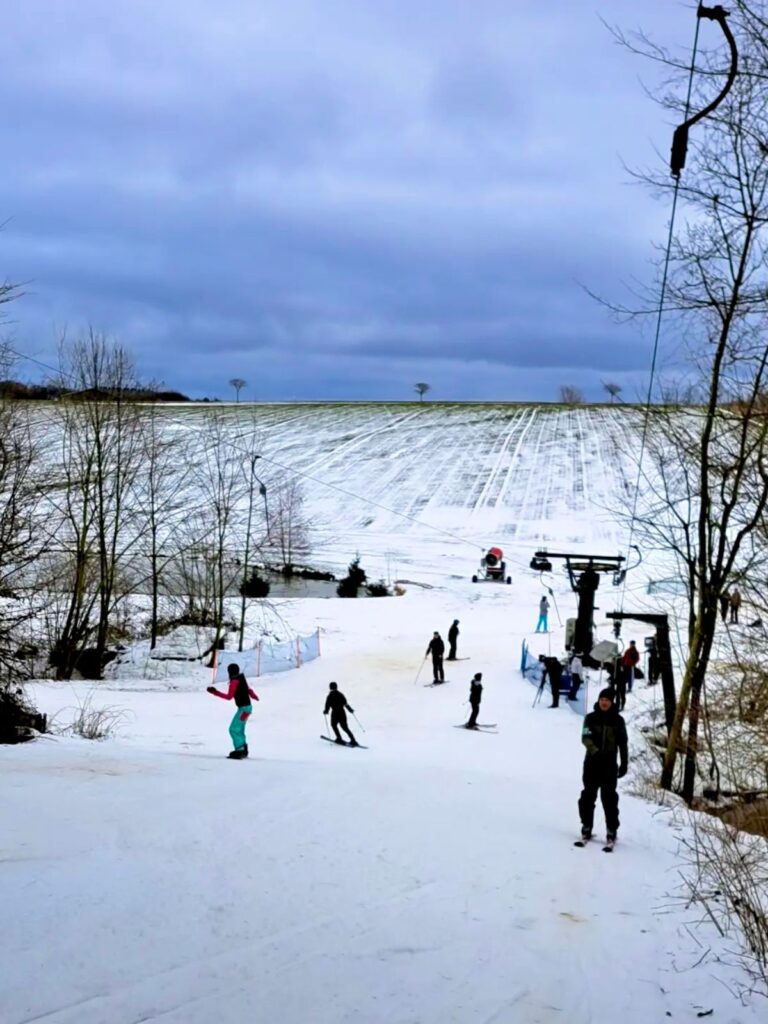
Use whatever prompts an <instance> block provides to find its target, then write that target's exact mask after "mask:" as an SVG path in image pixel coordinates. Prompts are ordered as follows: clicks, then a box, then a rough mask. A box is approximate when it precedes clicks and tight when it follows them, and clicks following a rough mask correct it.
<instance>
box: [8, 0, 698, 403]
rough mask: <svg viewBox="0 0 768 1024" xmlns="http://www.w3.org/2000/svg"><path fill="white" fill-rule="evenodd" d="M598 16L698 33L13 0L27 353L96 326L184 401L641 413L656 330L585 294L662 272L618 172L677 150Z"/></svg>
mask: <svg viewBox="0 0 768 1024" xmlns="http://www.w3.org/2000/svg"><path fill="white" fill-rule="evenodd" d="M600 15H602V16H603V17H604V18H605V19H606V20H608V21H610V22H611V23H615V24H619V25H621V26H623V27H625V28H629V29H631V28H635V27H637V26H638V25H639V24H640V22H639V20H638V19H640V18H642V25H643V26H644V27H645V28H646V29H647V30H648V31H649V32H650V33H651V34H652V35H653V36H654V37H655V38H656V39H658V41H659V42H663V43H665V44H669V45H671V46H676V45H680V46H689V45H690V43H691V42H692V38H693V32H694V29H695V16H694V13H693V6H688V5H683V4H679V3H676V2H675V0H648V2H646V3H644V4H642V5H640V4H638V3H637V0H597V2H596V3H595V4H594V5H589V4H587V5H586V6H584V5H580V4H576V3H574V2H573V0H548V2H547V3H546V4H544V3H541V4H535V3H532V2H530V0H527V2H525V3H522V2H520V0H323V2H322V3H320V2H318V0H215V2H214V0H132V2H131V3H130V4H117V3H115V2H106V3H105V2H104V0H10V4H9V6H8V7H6V8H5V13H4V17H3V29H2V33H0V90H1V94H2V97H3V104H2V107H3V112H4V113H3V117H2V125H3V128H2V134H3V147H2V148H3V159H2V162H0V185H1V187H0V219H2V220H5V221H6V224H5V228H4V232H3V233H2V234H1V235H0V252H1V253H2V260H1V261H0V276H5V277H6V278H8V279H9V280H12V281H22V282H25V284H26V289H25V290H26V294H25V296H24V297H23V298H22V299H21V300H20V301H18V302H17V303H15V305H14V306H13V307H11V308H10V310H9V312H10V315H11V316H12V319H13V323H12V325H11V326H10V330H11V333H12V336H13V339H14V342H15V344H16V346H17V347H18V348H19V350H20V351H22V352H24V353H25V354H28V355H32V356H34V357H36V358H37V359H39V360H42V361H43V362H49V361H52V360H53V359H54V358H55V351H56V340H57V337H58V336H59V335H60V334H61V332H62V331H64V330H66V331H67V332H68V334H69V335H70V336H74V335H77V334H78V333H79V332H81V331H82V330H83V329H84V328H85V327H87V325H88V324H91V325H93V327H94V328H96V329H97V330H100V331H103V332H105V333H108V334H110V335H112V336H114V337H116V338H119V339H120V340H121V341H123V342H124V343H125V344H126V345H127V346H128V347H129V348H130V349H131V350H132V351H133V353H134V354H135V357H136V360H137V363H138V365H139V368H140V371H141V373H142V374H143V376H145V377H147V378H154V379H155V380H158V381H160V380H162V381H164V382H165V385H166V386H167V387H173V388H177V389H180V390H182V391H185V392H186V393H188V394H190V395H191V396H194V397H199V396H202V395H209V396H220V397H231V395H232V389H231V388H229V387H228V384H227V382H228V380H229V379H230V378H231V377H243V378H245V380H246V381H247V382H248V384H247V387H246V388H245V389H244V391H243V396H242V397H243V398H248V399H257V400H290V399H323V398H332V399H350V400H352V399H409V398H411V397H413V384H414V383H415V382H417V381H426V382H428V383H430V384H431V386H432V392H431V394H430V397H432V398H434V399H448V400H450V399H468V400H471V399H478V400H493V399H497V400H509V401H514V400H536V399H543V400H548V399H555V398H556V397H557V394H558V390H559V386H560V385H561V384H564V383H567V384H573V385H576V386H579V387H581V388H582V389H583V391H584V393H585V395H586V396H587V397H588V398H592V399H598V398H600V397H604V394H603V393H602V389H601V388H600V380H601V379H603V380H606V379H608V380H615V381H617V382H619V383H621V384H623V385H624V388H625V394H626V395H627V397H631V396H633V395H634V394H635V392H636V391H637V390H639V389H641V388H642V387H644V386H645V381H646V380H647V369H648V365H649V353H650V342H649V334H648V332H647V331H646V332H645V333H643V332H642V331H640V330H639V329H638V327H636V326H618V325H616V324H615V323H613V322H611V320H610V318H609V317H608V316H607V315H606V313H605V311H604V310H603V309H602V308H600V307H599V306H597V305H596V304H595V303H594V302H593V300H591V299H590V298H589V297H588V296H587V295H586V294H585V293H584V291H583V289H582V287H581V285H582V284H584V285H587V286H589V287H590V288H592V289H594V290H595V291H598V292H600V293H601V294H604V295H606V297H608V298H616V297H625V296H626V292H625V290H624V289H625V286H626V283H627V282H630V281H632V280H633V279H639V280H645V281H648V280H650V279H651V277H652V270H651V259H652V257H653V250H652V245H653V244H654V243H658V242H659V241H663V238H664V233H665V223H666V218H667V216H668V212H669V211H668V209H667V207H666V205H665V204H664V203H659V202H658V201H655V200H653V199H652V198H651V197H650V196H649V195H647V194H646V193H645V192H643V191H642V190H641V189H640V188H638V187H637V186H636V185H633V184H630V183H629V176H628V174H627V172H626V171H625V170H624V168H623V167H622V161H625V162H627V163H628V164H630V165H633V166H636V165H639V164H643V165H648V164H652V163H657V162H658V161H657V157H656V155H655V152H654V150H655V149H658V150H659V152H661V153H662V154H663V155H664V158H666V154H667V153H668V151H669V145H670V142H671V131H670V128H669V125H668V123H667V120H666V119H665V117H664V115H663V114H662V112H661V111H659V110H658V108H656V107H655V106H654V105H653V103H652V102H651V101H650V100H649V99H648V97H647V96H646V95H645V93H644V91H643V88H642V83H641V79H642V81H644V82H648V83H650V82H652V81H653V70H652V69H650V68H648V67H647V66H645V65H643V63H642V61H640V60H639V59H637V58H633V57H631V56H630V55H629V54H627V53H625V52H624V51H622V50H621V49H620V48H618V47H617V46H616V44H615V43H614V42H613V40H612V39H611V37H610V35H609V33H608V32H607V31H606V29H605V28H604V26H603V25H602V24H601V22H600ZM42 374H43V371H42V370H40V369H39V367H37V366H36V365H35V364H33V363H30V362H27V363H25V364H22V365H20V366H19V368H18V372H17V374H16V375H17V376H19V377H22V378H24V379H30V380H32V379H39V378H40V377H41V376H42Z"/></svg>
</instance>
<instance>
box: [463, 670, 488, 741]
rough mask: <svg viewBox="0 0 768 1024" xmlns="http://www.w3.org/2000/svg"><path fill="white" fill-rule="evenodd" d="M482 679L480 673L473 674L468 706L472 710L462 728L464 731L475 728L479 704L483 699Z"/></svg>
mask: <svg viewBox="0 0 768 1024" xmlns="http://www.w3.org/2000/svg"><path fill="white" fill-rule="evenodd" d="M482 678H483V673H482V672H475V675H474V677H473V679H472V682H471V683H470V684H469V706H470V707H471V708H472V714H471V715H470V716H469V721H468V722H467V724H466V725H465V726H464V728H465V729H476V728H477V716H478V715H479V714H480V702H481V701H482V699H483V684H482V681H481V680H482Z"/></svg>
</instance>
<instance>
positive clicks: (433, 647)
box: [424, 630, 445, 684]
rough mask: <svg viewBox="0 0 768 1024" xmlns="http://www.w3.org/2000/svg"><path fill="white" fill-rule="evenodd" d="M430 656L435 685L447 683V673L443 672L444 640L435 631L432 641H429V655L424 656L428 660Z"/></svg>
mask: <svg viewBox="0 0 768 1024" xmlns="http://www.w3.org/2000/svg"><path fill="white" fill-rule="evenodd" d="M428 654H431V655H432V675H433V677H434V678H433V680H432V682H433V683H434V684H437V683H444V682H445V672H444V671H443V654H445V644H444V643H443V638H442V637H441V636H440V634H439V633H438V632H437V630H435V632H434V633H433V634H432V639H431V640H430V641H429V646H428V647H427V654H425V655H424V657H425V658H426V657H427V655H428Z"/></svg>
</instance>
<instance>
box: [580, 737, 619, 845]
mask: <svg viewBox="0 0 768 1024" xmlns="http://www.w3.org/2000/svg"><path fill="white" fill-rule="evenodd" d="M618 770H619V769H618V765H617V763H616V761H614V760H613V759H612V758H603V757H601V756H600V755H599V754H592V755H589V754H588V755H587V756H586V757H585V758H584V772H583V774H582V782H583V784H584V788H583V789H582V791H581V796H580V797H579V817H580V818H581V824H582V827H583V828H586V829H589V831H590V832H591V831H592V826H593V824H594V818H595V803H596V801H597V791H598V790H600V800H601V802H602V805H603V811H604V813H605V829H606V831H607V832H616V831H618V828H619V794H618V793H617V792H616V782H617V780H618Z"/></svg>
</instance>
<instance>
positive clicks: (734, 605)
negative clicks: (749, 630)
mask: <svg viewBox="0 0 768 1024" xmlns="http://www.w3.org/2000/svg"><path fill="white" fill-rule="evenodd" d="M730 604H731V622H732V623H734V624H735V625H737V626H738V624H739V608H741V594H740V593H739V588H738V587H734V588H733V590H732V591H731V596H730Z"/></svg>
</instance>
